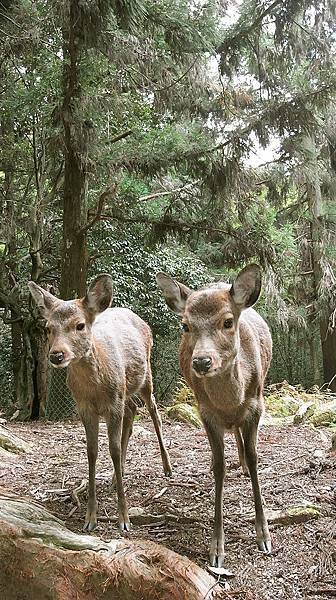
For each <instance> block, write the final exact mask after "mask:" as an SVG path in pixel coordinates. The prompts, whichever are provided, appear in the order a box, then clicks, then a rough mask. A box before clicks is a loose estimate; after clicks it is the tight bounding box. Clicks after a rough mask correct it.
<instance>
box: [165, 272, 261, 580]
mask: <svg viewBox="0 0 336 600" xmlns="http://www.w3.org/2000/svg"><path fill="white" fill-rule="evenodd" d="M156 280H157V283H158V286H159V288H160V289H161V291H162V293H163V296H164V298H165V300H166V303H167V305H168V306H169V307H170V308H171V309H172V310H173V311H174V312H175V313H176V314H177V315H179V316H180V317H181V318H182V322H181V328H182V332H183V333H182V339H181V344H180V351H179V360H180V367H181V371H182V373H183V376H184V378H185V380H186V381H187V383H188V385H189V387H190V388H191V389H192V390H193V392H194V396H195V398H196V401H197V403H198V408H199V412H200V415H201V419H202V422H203V424H204V428H205V431H206V434H207V437H208V440H209V443H210V447H211V451H212V470H213V474H214V479H215V515H214V527H213V533H212V539H211V544H210V551H209V559H210V565H211V566H212V567H217V568H222V567H223V565H224V531H223V493H224V477H225V459H224V432H225V431H227V430H228V431H233V432H234V434H235V437H236V442H237V446H238V454H239V459H240V463H241V466H242V468H243V472H244V473H245V474H249V475H250V478H251V483H252V490H253V496H254V505H255V527H256V534H257V544H258V547H259V549H260V550H261V551H263V552H265V553H269V552H271V538H270V533H269V529H268V524H267V519H266V517H265V512H264V506H263V500H262V496H261V491H260V483H259V478H258V470H257V467H258V455H257V438H258V428H259V422H260V418H261V416H262V414H263V412H264V400H263V387H264V381H265V377H266V374H267V371H268V368H269V365H270V362H271V357H272V338H271V334H270V330H269V328H268V325H267V324H266V322H265V321H264V319H263V318H262V317H261V316H260V315H259V314H258V313H257V312H256V311H255V310H254V309H253V308H251V307H252V306H253V305H254V304H255V302H256V301H257V300H258V298H259V295H260V291H261V270H260V268H259V266H258V265H256V264H251V265H248V266H247V267H245V268H244V269H243V270H242V271H240V273H239V274H238V276H237V277H236V279H235V280H234V282H233V283H232V285H231V284H228V283H222V282H219V283H214V284H210V285H208V286H205V287H203V288H201V289H199V290H196V291H193V290H191V289H190V288H189V287H187V286H186V285H184V284H183V283H180V282H178V281H177V280H175V279H174V278H173V277H171V276H170V275H167V274H166V273H163V272H159V273H157V275H156Z"/></svg>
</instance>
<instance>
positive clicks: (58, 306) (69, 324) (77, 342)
mask: <svg viewBox="0 0 336 600" xmlns="http://www.w3.org/2000/svg"><path fill="white" fill-rule="evenodd" d="M91 325H92V320H90V319H89V315H88V314H87V313H85V310H84V309H83V306H82V303H81V301H80V300H72V301H60V300H59V301H57V302H56V303H55V305H54V307H53V308H52V309H51V310H50V311H49V313H48V316H47V325H46V328H47V333H48V339H49V346H50V350H49V360H50V362H51V364H52V366H53V367H56V368H63V367H67V366H68V365H69V364H70V363H71V362H77V361H79V360H81V359H82V358H85V357H87V356H89V354H90V352H91V348H92V331H91Z"/></svg>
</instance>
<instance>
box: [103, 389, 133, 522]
mask: <svg viewBox="0 0 336 600" xmlns="http://www.w3.org/2000/svg"><path fill="white" fill-rule="evenodd" d="M123 406H124V403H123V401H122V400H121V401H120V402H118V406H117V407H116V408H117V410H116V411H115V413H112V414H111V413H110V414H109V415H108V417H106V424H107V431H108V438H109V449H110V454H111V458H112V461H113V466H114V476H115V483H116V488H117V496H118V517H119V527H120V529H121V531H129V530H130V528H131V524H130V520H129V516H128V509H127V502H126V498H125V492H124V486H123V481H122V464H121V461H122V456H121V434H122V421H123ZM119 408H120V410H119Z"/></svg>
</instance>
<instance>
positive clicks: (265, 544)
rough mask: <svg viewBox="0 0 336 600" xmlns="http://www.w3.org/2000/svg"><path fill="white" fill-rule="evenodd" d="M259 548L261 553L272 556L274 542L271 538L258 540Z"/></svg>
mask: <svg viewBox="0 0 336 600" xmlns="http://www.w3.org/2000/svg"><path fill="white" fill-rule="evenodd" d="M257 544H258V548H259V550H261V552H264V553H265V554H270V553H271V552H272V542H271V540H270V538H268V539H265V540H257Z"/></svg>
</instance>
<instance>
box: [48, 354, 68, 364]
mask: <svg viewBox="0 0 336 600" xmlns="http://www.w3.org/2000/svg"><path fill="white" fill-rule="evenodd" d="M49 360H50V362H52V363H53V365H60V364H61V362H63V360H64V352H51V353H50V354H49Z"/></svg>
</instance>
